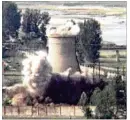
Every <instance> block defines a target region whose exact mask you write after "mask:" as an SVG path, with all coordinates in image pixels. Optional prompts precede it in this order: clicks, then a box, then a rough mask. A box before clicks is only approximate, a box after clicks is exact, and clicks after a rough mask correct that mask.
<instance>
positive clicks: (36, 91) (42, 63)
mask: <svg viewBox="0 0 130 120" xmlns="http://www.w3.org/2000/svg"><path fill="white" fill-rule="evenodd" d="M51 73H52V67H51V66H50V64H49V62H48V60H47V53H45V52H44V51H38V52H36V53H35V54H32V55H28V58H27V59H25V60H24V61H23V71H22V74H23V75H24V79H23V84H24V85H25V86H26V88H27V91H28V92H29V93H30V94H31V95H32V96H34V97H35V96H40V95H42V92H44V90H43V89H44V87H43V86H44V82H45V81H47V80H49V79H50V77H51Z"/></svg>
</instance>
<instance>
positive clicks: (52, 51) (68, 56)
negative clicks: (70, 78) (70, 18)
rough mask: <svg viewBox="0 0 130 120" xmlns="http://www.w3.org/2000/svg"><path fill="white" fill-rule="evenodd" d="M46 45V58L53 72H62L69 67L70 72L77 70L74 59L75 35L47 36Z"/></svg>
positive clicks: (77, 66) (76, 63) (76, 62)
mask: <svg viewBox="0 0 130 120" xmlns="http://www.w3.org/2000/svg"><path fill="white" fill-rule="evenodd" d="M48 47H49V51H48V58H49V62H50V64H51V65H52V68H53V72H55V73H60V72H64V71H65V70H66V69H68V68H70V67H71V68H72V73H74V72H76V71H79V64H78V61H77V59H76V48H75V36H66V37H49V39H48Z"/></svg>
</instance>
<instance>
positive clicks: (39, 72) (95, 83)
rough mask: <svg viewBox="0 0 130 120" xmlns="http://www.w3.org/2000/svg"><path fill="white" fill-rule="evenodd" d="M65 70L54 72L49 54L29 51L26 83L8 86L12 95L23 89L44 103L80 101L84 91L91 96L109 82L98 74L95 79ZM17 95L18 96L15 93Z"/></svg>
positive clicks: (24, 70) (22, 91) (24, 67)
mask: <svg viewBox="0 0 130 120" xmlns="http://www.w3.org/2000/svg"><path fill="white" fill-rule="evenodd" d="M57 64H58V63H57ZM66 72H68V70H67V71H66ZM66 72H64V73H62V74H60V73H52V67H51V66H50V64H49V62H48V60H47V54H46V53H45V52H44V51H39V52H36V54H35V55H34V54H33V55H28V58H27V59H25V60H24V61H23V71H22V73H23V75H24V78H23V85H14V86H12V87H10V88H6V90H8V91H9V92H8V93H9V94H12V98H13V96H15V95H16V94H19V93H18V92H20V93H24V94H29V95H30V96H31V97H32V98H34V99H37V102H41V103H49V102H53V103H57V104H59V103H66V104H78V101H79V99H80V96H81V94H82V93H83V92H85V93H86V95H87V97H88V98H89V97H90V96H91V94H92V92H93V90H94V89H95V88H96V87H99V88H100V89H103V88H104V86H105V85H106V83H105V82H104V81H103V80H101V79H98V78H96V79H94V80H93V79H92V78H89V77H87V76H82V75H80V74H72V75H71V74H69V73H67V74H66ZM18 89H20V90H18ZM13 92H14V93H13ZM13 94H14V95H13ZM48 98H49V99H48ZM15 99H17V98H16V96H15ZM13 104H14V103H13ZM34 104H35V103H34Z"/></svg>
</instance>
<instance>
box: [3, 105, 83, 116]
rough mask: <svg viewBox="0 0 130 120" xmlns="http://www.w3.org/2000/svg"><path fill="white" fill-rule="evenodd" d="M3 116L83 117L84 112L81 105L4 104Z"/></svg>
mask: <svg viewBox="0 0 130 120" xmlns="http://www.w3.org/2000/svg"><path fill="white" fill-rule="evenodd" d="M2 115H3V117H6V116H9V117H34V116H35V117H47V116H48V117H49V116H52V117H58V116H59V117H60V116H65V117H70V116H71V117H83V116H84V112H83V110H82V107H81V106H64V105H59V106H56V105H52V106H47V105H44V106H37V107H34V106H3V107H2Z"/></svg>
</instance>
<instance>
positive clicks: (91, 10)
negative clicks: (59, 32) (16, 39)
mask: <svg viewBox="0 0 130 120" xmlns="http://www.w3.org/2000/svg"><path fill="white" fill-rule="evenodd" d="M18 7H19V8H20V9H22V10H23V11H24V10H25V9H26V8H30V9H34V8H35V5H34V4H29V5H28V4H24V5H20V4H18ZM37 9H39V10H48V12H49V11H58V12H63V14H64V13H69V14H72V15H74V14H77V13H78V15H83V14H88V15H124V14H126V8H125V7H106V8H105V7H90V6H87V5H86V6H82V7H81V6H62V5H59V6H57V5H47V4H46V5H45V4H42V3H41V4H37Z"/></svg>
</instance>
